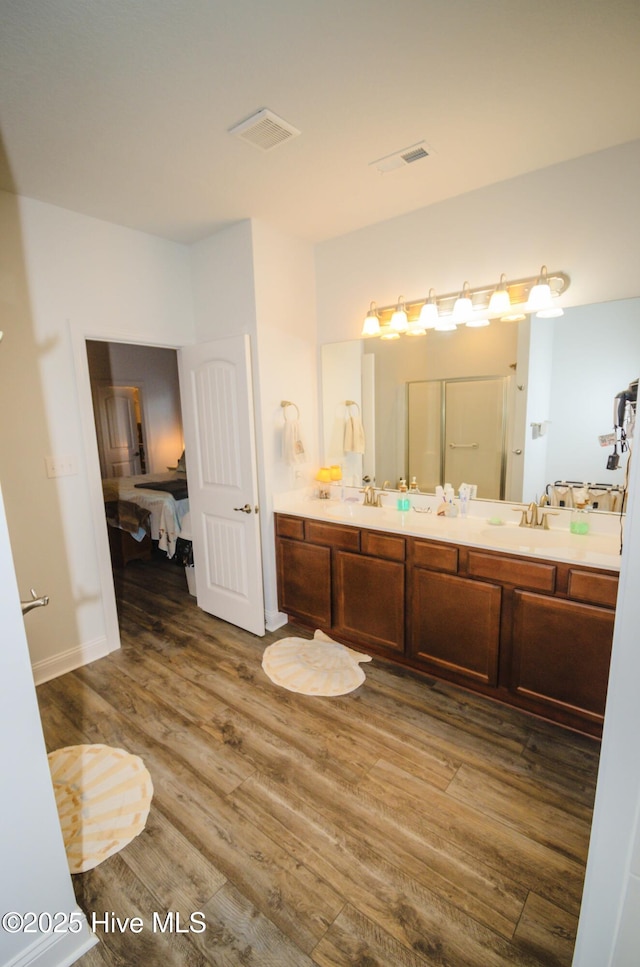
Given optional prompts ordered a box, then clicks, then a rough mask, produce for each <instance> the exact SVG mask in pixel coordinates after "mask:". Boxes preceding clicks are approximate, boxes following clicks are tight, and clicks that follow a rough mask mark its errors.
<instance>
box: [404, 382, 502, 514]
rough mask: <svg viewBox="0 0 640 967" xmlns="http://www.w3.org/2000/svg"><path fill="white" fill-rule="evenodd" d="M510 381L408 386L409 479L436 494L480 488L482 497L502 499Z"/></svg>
mask: <svg viewBox="0 0 640 967" xmlns="http://www.w3.org/2000/svg"><path fill="white" fill-rule="evenodd" d="M508 379H509V377H503V376H495V377H492V376H487V377H481V378H475V379H451V380H418V381H415V382H409V383H407V384H406V413H407V433H406V440H407V454H406V467H405V471H406V472H405V475H406V479H407V481H411V480H412V479H413V478H414V477H415V480H416V483H417V485H418V488H419V489H420V490H422V491H424V492H427V493H433V492H434V491H435V489H436V487H437V486H438V485H439V486H444V484H445V483H450V484H452V485H453V487H454V489H455V491H456V492H457V491H458V489H459V487H460V484H461V483H466V484H471V485H476V486H477V488H478V494H477V495H478V497H484V498H486V499H489V500H503V499H504V496H505V468H506V449H505V439H506V401H507V384H508Z"/></svg>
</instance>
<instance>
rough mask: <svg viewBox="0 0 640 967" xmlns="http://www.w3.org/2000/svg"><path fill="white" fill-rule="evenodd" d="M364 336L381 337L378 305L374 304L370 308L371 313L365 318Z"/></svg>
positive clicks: (363, 325)
mask: <svg viewBox="0 0 640 967" xmlns="http://www.w3.org/2000/svg"><path fill="white" fill-rule="evenodd" d="M361 335H362V336H379V335H380V316H379V315H378V313H377V311H376V304H375V302H372V303H371V305H370V306H369V311H368V313H367V315H366V317H365V320H364V322H363V324H362V333H361Z"/></svg>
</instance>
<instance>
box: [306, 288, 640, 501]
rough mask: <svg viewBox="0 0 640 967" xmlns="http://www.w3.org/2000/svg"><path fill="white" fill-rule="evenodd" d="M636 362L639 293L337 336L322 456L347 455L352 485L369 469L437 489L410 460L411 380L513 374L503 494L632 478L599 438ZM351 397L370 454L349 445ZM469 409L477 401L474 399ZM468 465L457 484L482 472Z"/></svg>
mask: <svg viewBox="0 0 640 967" xmlns="http://www.w3.org/2000/svg"><path fill="white" fill-rule="evenodd" d="M639 372H640V299H638V298H636V299H624V300H620V301H617V302H608V303H599V304H597V305H591V306H576V307H572V308H568V309H566V310H565V315H564V316H562V317H560V318H557V319H537V318H527V319H526V320H525V321H524V322H519V323H517V322H493V323H492V324H491V326H489V327H486V328H481V329H468V328H466V327H460V328H459V329H457V330H456V331H454V332H435V331H429V332H428V333H427V335H426V336H422V337H404V338H401V339H396V340H393V341H388V342H387V341H381V340H377V339H370V340H351V341H348V342H344V343H332V344H329V345H326V346H323V347H322V384H321V385H322V400H321V412H322V416H323V442H324V455H323V461H324V463H325V464H331V463H340V464H341V465H342V467H343V473H344V480H345V483H347V484H352V485H354V486H359V485H360V484H361V483H362V478H363V476H364V475H368V476H370V477H371V478H375V480H376V481H377V483H378V485H379V486H381V485H382V484H383V483H384V482H385V481H389V482H390V483H391V486H392V487H396V486H397V485H398V481H399V479H400V478H405V479H408V480H410V478H411V476H414V475H415V476H416V477H417V483H418V486H421V484H422V489H424V490H425V491H427V490H432V489H433V488H432V487H431V482H432V481H431V480H429V481H427V482H423V481H421V480H420V477H419V476H418V472H412V471H411V468H410V465H409V421H408V399H409V390H408V385H409V384H410V383H417V382H423V381H445V380H462V379H465V380H468V379H476V380H479V379H484V378H486V377H492V378H494V379H502V380H504V382H505V385H506V405H505V413H506V415H505V428H504V474H503V479H504V498H505V499H506V500H509V501H521V500H523V501H527V502H528V501H529V500H534V499H536V497H540V496H541V495H542V493H543V492H544V491H545V488H546V487H547V485H549V484H552V483H554V482H555V481H556V480H571V481H581V482H585V483H587V482H589V483H603V484H606V485H608V486H624V480H625V469H626V463H627V454H626V453H625V454H622V455H621V458H620V462H619V467H618V469H616V470H608V469H607V458H608V457H609V455H610V453H611V449H612V448H611V447H609V448H604V447H602V446H601V445H600V442H599V439H598V437H599V436H600V435H604V434H607V433H611V432H612V431H613V426H614V399H615V396H616V394H617V393H619V392H620V391H621V390H624V389H626V388H627V386H628V385H629V383H630V382H631V381H632V380H634V379H637V377H638V374H639ZM347 399H349V400H355V401H357V402H358V403H359V405H360V409H361V414H362V421H363V425H364V432H365V440H366V446H365V452H364V453H363V454H359V453H358V454H356V453H352V452H349V453H345V451H344V448H343V443H344V425H345V419H346V416H347V410H346V408H345V405H344V404H345V401H346V400H347ZM436 405H437V404H436ZM466 409H467V412H468V413H469V414H471V413H472V412H475V404H474V402H473V400H470V401H468V402H467V405H466ZM463 429H464V425H461V426H460V427H459V432H462V430H463ZM454 442H457V441H454ZM462 442H466V443H468V442H471V443H473V442H475V440H470V439H469V440H466V439H465V440H464V441H462ZM458 473H459V474H460V473H462V470H459V471H458ZM467 476H468V475H467V473H466V470H465V472H464V476H463V477H462V479H460V480H458V479H455V480H454V479H451V480H449V478H447V482H450V483H452V484H453V486H454V487H455V488H456V489H457V488H458V487H459V485H460V483H462V482H465V483H475V482H476V481H474V480H473V479H466V477H467ZM441 482H442V483H444V482H445V480H444V479H442V480H441ZM479 496H493V495H492V494H487V493H485V494H482V495H481V494H479Z"/></svg>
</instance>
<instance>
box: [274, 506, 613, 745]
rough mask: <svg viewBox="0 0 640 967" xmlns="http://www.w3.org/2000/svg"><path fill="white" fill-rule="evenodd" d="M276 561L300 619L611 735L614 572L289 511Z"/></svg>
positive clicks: (282, 594) (281, 523)
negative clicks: (605, 725)
mask: <svg viewBox="0 0 640 967" xmlns="http://www.w3.org/2000/svg"><path fill="white" fill-rule="evenodd" d="M276 557H277V565H278V603H279V607H280V608H281V610H282V611H284V612H286V613H287V614H289V615H291V616H292V617H293V618H294V619H298V620H299V621H300V622H301V623H303V624H305V625H307V626H309V627H312V628H321V629H322V630H323V631H326V632H327V633H329V634H331V635H332V636H334V637H336V638H337V639H339V640H341V641H344V642H345V644H349V645H353V646H354V647H355V648H362V650H364V651H370V652H371V653H374V654H375V653H378V654H381V655H384V656H387V657H389V658H391V659H393V660H395V661H398V662H401V663H402V664H405V665H408V666H410V667H411V668H414V669H416V670H418V671H422V672H425V673H428V674H429V675H433V676H435V677H438V678H443V679H446V680H448V681H452V682H455V683H457V684H459V685H463V686H464V687H466V688H471V689H473V690H475V691H480V692H482V693H483V694H485V695H489V696H491V697H493V698H495V699H497V700H498V701H502V702H505V703H508V704H510V705H516V706H518V707H520V708H523V709H526V710H528V711H530V712H533V713H535V714H537V715H542V716H544V717H546V718H549V719H552V720H554V721H556V722H559V723H561V724H563V725H566V726H569V727H570V728H574V729H579V730H581V731H584V732H588V733H590V734H592V735H600V734H601V732H602V721H603V718H604V708H605V700H606V692H607V681H608V676H609V662H610V657H611V644H612V640H613V623H614V614H615V603H616V596H617V588H618V575H617V574H616V573H615V572H611V571H600V570H598V569H597V568H591V567H581V566H578V565H571V564H567V563H564V562H559V561H551V560H540V559H538V558H528V557H520V556H518V555H515V554H504V553H502V552H498V551H493V550H483V549H481V548H475V547H471V546H466V545H455V544H451V543H447V542H440V541H435V540H431V539H422V538H417V537H404V536H403V535H398V534H391V533H386V532H379V531H374V530H369V529H365V528H363V529H360V528H358V527H351V526H349V525H341V524H334V523H329V522H327V523H325V522H324V521H316V520H311V519H303V518H298V517H292V516H291V517H290V516H287V515H282V514H277V515H276Z"/></svg>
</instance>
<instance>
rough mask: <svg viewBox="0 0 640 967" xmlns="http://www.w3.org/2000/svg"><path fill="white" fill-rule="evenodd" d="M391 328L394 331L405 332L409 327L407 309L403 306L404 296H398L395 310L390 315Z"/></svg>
mask: <svg viewBox="0 0 640 967" xmlns="http://www.w3.org/2000/svg"><path fill="white" fill-rule="evenodd" d="M391 328H392V329H394V330H395V331H396V332H406V331H407V329H408V328H409V320H408V318H407V310H406V309H405V307H404V298H403V297H402V296H400V297H399V298H398V304H397V306H396V311H395V312H394V313H393V315H392V316H391Z"/></svg>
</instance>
